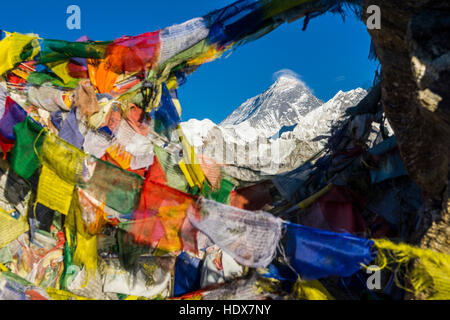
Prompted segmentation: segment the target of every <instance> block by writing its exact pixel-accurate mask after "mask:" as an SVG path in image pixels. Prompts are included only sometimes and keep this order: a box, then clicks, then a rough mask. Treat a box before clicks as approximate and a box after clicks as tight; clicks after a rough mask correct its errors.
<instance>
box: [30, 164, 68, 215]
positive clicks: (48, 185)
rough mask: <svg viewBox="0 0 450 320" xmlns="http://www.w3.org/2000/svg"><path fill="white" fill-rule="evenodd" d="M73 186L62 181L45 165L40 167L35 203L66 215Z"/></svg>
mask: <svg viewBox="0 0 450 320" xmlns="http://www.w3.org/2000/svg"><path fill="white" fill-rule="evenodd" d="M74 188H75V185H73V184H70V183H67V182H65V181H64V180H62V179H61V178H60V177H59V176H58V175H57V174H56V173H54V172H53V171H52V170H51V169H49V168H48V167H47V166H46V165H43V166H42V171H41V175H40V177H39V184H38V190H37V199H36V202H39V203H40V204H42V205H44V206H46V207H48V208H50V209H53V210H56V211H58V212H60V213H62V214H65V215H67V213H68V212H69V208H70V204H71V202H72V196H73V190H74Z"/></svg>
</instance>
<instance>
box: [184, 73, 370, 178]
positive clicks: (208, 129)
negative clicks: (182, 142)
mask: <svg viewBox="0 0 450 320" xmlns="http://www.w3.org/2000/svg"><path fill="white" fill-rule="evenodd" d="M366 94H367V91H365V90H364V89H361V88H357V89H354V90H350V91H347V92H343V91H339V92H338V93H337V94H336V95H335V96H334V97H333V98H332V99H330V100H329V101H327V102H325V103H324V102H323V101H321V100H320V99H318V98H316V97H315V96H314V94H313V93H312V92H311V91H310V90H309V89H308V88H307V86H306V85H305V84H304V83H303V82H302V81H301V80H299V79H298V78H297V77H295V76H291V75H281V76H280V77H279V78H278V79H277V80H276V81H275V83H274V84H273V85H272V86H270V88H269V89H267V90H266V91H264V92H263V93H261V94H259V95H258V96H255V97H253V98H250V99H248V100H247V101H245V102H244V103H243V104H242V105H241V106H239V107H238V108H237V109H236V110H235V111H233V112H232V113H231V114H230V115H229V116H228V117H227V118H226V119H225V120H223V121H222V122H221V123H220V124H215V123H214V122H212V121H211V120H209V119H203V120H197V119H190V120H189V121H186V122H182V123H181V128H182V130H183V132H184V133H185V135H186V138H187V139H188V140H189V142H190V143H191V145H193V146H194V148H195V149H196V152H197V153H198V154H204V155H206V156H208V157H210V158H213V159H214V160H215V161H216V162H217V163H222V164H229V165H231V166H232V167H238V168H246V169H249V170H254V171H258V172H262V173H264V174H267V175H272V174H277V173H281V172H285V171H289V170H292V169H294V168H296V167H298V166H299V165H301V164H302V163H303V162H304V161H306V160H308V159H309V158H310V157H312V156H313V155H314V154H316V153H317V152H318V151H320V150H321V149H322V148H323V146H324V142H325V140H322V141H313V140H314V139H315V138H316V137H319V136H324V135H327V134H328V133H329V130H330V127H331V124H332V123H333V122H334V121H336V120H339V119H340V118H341V117H342V116H343V115H344V113H345V110H346V109H347V108H349V107H352V106H354V105H356V104H357V103H358V102H359V101H361V100H362V99H363V98H364V97H365V96H366Z"/></svg>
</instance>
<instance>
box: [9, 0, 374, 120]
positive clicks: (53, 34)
mask: <svg viewBox="0 0 450 320" xmlns="http://www.w3.org/2000/svg"><path fill="white" fill-rule="evenodd" d="M232 2H234V1H230V0H195V1H186V0H171V1H153V0H147V1H131V0H130V1H121V2H116V1H111V0H109V1H105V0H95V1H94V0H90V1H80V0H71V1H58V2H55V1H42V0H41V1H29V0H20V1H2V4H1V6H0V7H1V11H0V29H3V30H7V31H17V32H22V33H29V32H33V33H37V34H39V35H40V36H41V37H43V38H52V39H63V40H70V41H74V40H76V39H78V38H79V37H81V36H83V35H87V36H89V38H91V39H93V40H112V39H114V38H118V37H120V36H122V35H137V34H140V33H143V32H147V31H154V30H158V29H161V28H164V27H166V26H169V25H172V24H175V23H182V22H184V21H186V20H188V19H191V18H194V17H198V16H202V15H204V14H206V13H208V12H210V11H212V10H214V9H217V8H220V7H223V6H224V5H227V4H229V3H232ZM72 4H76V5H78V6H79V7H80V8H81V30H69V29H67V27H66V19H67V18H68V16H69V15H68V14H67V13H66V9H67V7H68V6H69V5H72ZM302 26H303V23H302V21H301V20H300V21H297V22H294V23H291V24H285V25H282V26H281V27H279V28H278V29H276V30H275V31H273V32H272V33H270V34H268V35H267V36H265V37H264V38H262V39H259V40H257V41H255V42H252V43H250V44H248V45H246V46H241V47H239V48H238V49H237V50H236V51H235V52H233V53H232V54H231V55H230V56H229V57H227V58H221V59H219V60H216V61H214V62H211V63H208V64H205V65H203V66H201V67H200V68H199V69H198V70H197V71H196V72H195V73H194V74H192V75H191V76H190V77H189V78H188V81H187V83H186V84H185V85H183V86H182V87H181V88H180V89H179V90H178V94H179V98H180V102H181V106H182V108H183V114H182V119H183V120H188V119H190V118H197V119H203V118H209V119H211V120H213V121H214V122H216V123H218V122H220V121H222V120H223V119H224V118H225V117H226V116H228V115H229V114H230V113H231V112H232V111H233V110H234V109H236V108H237V107H238V106H239V105H240V104H241V103H242V102H244V101H245V100H247V99H248V98H251V97H253V96H255V95H257V94H259V93H261V92H262V91H264V90H265V89H267V88H268V87H269V86H270V85H271V84H272V83H273V81H274V74H275V73H276V72H277V71H279V70H282V69H290V70H292V71H294V72H295V73H297V74H299V75H300V78H301V79H302V80H303V81H304V82H305V83H306V84H307V85H308V87H309V88H311V89H312V91H313V92H314V94H315V95H316V96H317V97H318V98H319V99H322V100H324V101H326V100H328V99H330V98H332V97H333V96H334V95H335V94H336V93H337V92H338V91H339V90H343V91H347V90H351V89H354V88H357V87H363V88H367V87H369V86H370V85H371V82H372V80H373V77H374V72H375V70H376V68H377V66H378V63H377V62H374V61H369V59H368V54H369V48H370V37H369V34H368V32H367V29H366V27H365V25H364V24H363V23H362V22H361V21H357V20H356V19H355V18H353V17H351V16H349V17H347V18H346V20H345V22H342V19H341V17H340V16H338V15H332V14H326V15H324V16H321V17H319V18H316V19H313V20H312V21H311V22H310V23H309V25H308V28H307V30H306V31H302V30H301V29H302Z"/></svg>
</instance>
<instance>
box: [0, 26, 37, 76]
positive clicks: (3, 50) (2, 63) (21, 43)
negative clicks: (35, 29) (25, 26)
mask: <svg viewBox="0 0 450 320" xmlns="http://www.w3.org/2000/svg"><path fill="white" fill-rule="evenodd" d="M5 33H6V37H5V38H4V39H3V40H2V41H0V75H2V74H4V73H5V72H6V71H8V70H11V69H12V68H14V67H15V66H16V64H18V63H20V62H22V59H21V57H20V55H21V54H22V51H23V49H24V48H25V46H26V45H27V44H29V43H30V42H31V41H33V42H32V53H31V55H30V56H29V57H28V58H27V60H32V59H33V58H34V56H36V54H38V53H39V50H40V47H39V43H38V41H37V36H35V35H25V34H20V33H16V32H14V33H10V32H5Z"/></svg>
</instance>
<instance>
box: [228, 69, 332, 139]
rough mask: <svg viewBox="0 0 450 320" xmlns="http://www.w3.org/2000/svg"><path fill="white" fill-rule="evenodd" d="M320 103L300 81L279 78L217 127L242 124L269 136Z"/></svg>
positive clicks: (285, 77)
mask: <svg viewBox="0 0 450 320" xmlns="http://www.w3.org/2000/svg"><path fill="white" fill-rule="evenodd" d="M322 103H323V102H322V101H321V100H319V99H317V98H316V97H315V96H314V95H313V94H312V92H311V91H310V90H309V89H308V88H307V87H306V85H305V84H304V83H303V82H302V81H301V80H299V79H297V78H296V77H294V76H291V75H281V76H280V77H279V78H278V79H277V80H276V81H275V83H274V84H272V86H270V88H269V89H267V90H266V91H264V92H263V93H261V94H260V95H257V96H256V97H253V98H251V99H248V100H247V101H246V102H244V103H243V104H242V105H241V106H239V107H238V108H237V109H236V110H235V111H234V112H233V113H231V114H230V115H229V116H228V117H227V118H226V119H225V120H224V121H222V122H221V123H220V126H222V127H225V128H226V127H230V126H236V125H242V124H243V123H246V124H247V126H249V127H252V128H255V129H257V130H259V131H260V132H261V133H263V134H264V135H265V136H266V137H270V136H272V135H273V134H275V133H277V132H278V131H279V130H280V129H281V128H282V127H283V126H292V125H294V124H296V123H297V122H298V121H299V120H300V118H301V117H303V116H305V115H306V114H308V113H309V112H310V111H311V110H314V109H315V108H317V107H319V106H320V105H322Z"/></svg>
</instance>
